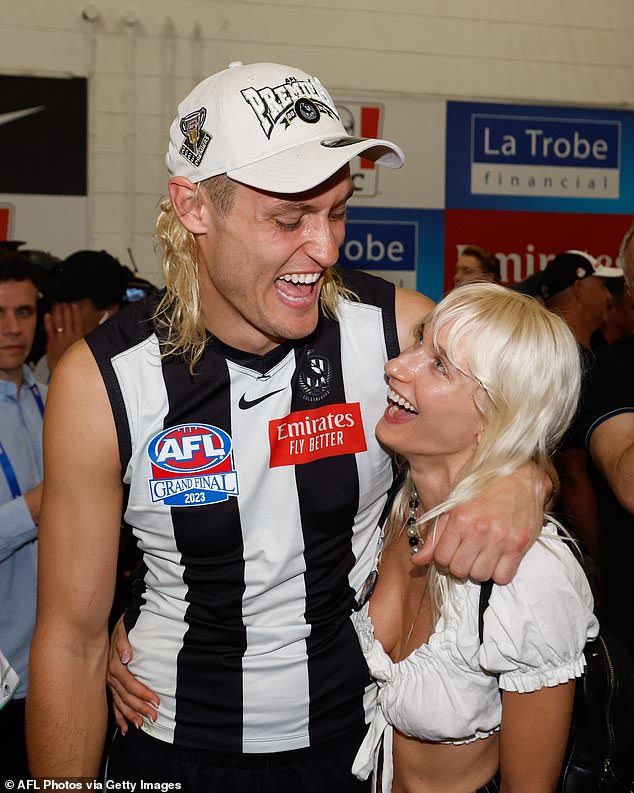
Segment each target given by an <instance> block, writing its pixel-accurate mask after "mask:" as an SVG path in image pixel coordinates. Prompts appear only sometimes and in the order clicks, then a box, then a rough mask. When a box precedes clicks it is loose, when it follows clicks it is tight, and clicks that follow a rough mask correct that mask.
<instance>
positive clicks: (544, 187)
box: [471, 113, 621, 198]
mask: <svg viewBox="0 0 634 793" xmlns="http://www.w3.org/2000/svg"><path fill="white" fill-rule="evenodd" d="M471 123H472V127H471V147H472V156H471V192H472V193H488V194H490V195H509V194H510V195H536V196H543V197H550V196H561V197H565V198H571V197H583V198H618V197H619V162H620V143H621V124H620V123H619V122H618V121H603V122H598V121H588V120H584V119H566V118H540V117H538V116H533V117H530V116H524V117H518V116H496V115H490V114H488V115H486V114H479V113H474V114H473V116H472V120H471Z"/></svg>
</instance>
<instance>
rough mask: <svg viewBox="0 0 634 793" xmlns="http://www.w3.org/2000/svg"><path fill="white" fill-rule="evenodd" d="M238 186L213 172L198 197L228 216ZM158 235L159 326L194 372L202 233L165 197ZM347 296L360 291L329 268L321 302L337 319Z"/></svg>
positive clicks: (199, 334)
mask: <svg viewBox="0 0 634 793" xmlns="http://www.w3.org/2000/svg"><path fill="white" fill-rule="evenodd" d="M236 185H237V182H235V181H234V180H233V179H230V178H229V177H228V176H227V175H226V174H220V175H218V176H212V177H210V178H209V179H206V180H204V181H203V182H199V183H198V184H197V185H196V188H197V189H196V193H195V195H194V196H193V198H192V200H193V201H198V202H202V201H204V200H205V196H206V197H207V198H208V199H209V201H210V202H211V204H212V206H213V207H214V209H215V210H216V212H218V214H219V215H221V216H226V215H228V214H229V213H230V212H231V210H232V208H233V204H234V200H235V191H236ZM201 186H202V188H203V190H204V195H201V190H200V189H199V188H200V187H201ZM155 237H156V246H155V247H156V249H157V253H159V255H160V256H161V258H162V261H163V274H164V277H165V293H164V294H163V297H162V298H161V300H160V302H159V303H158V305H157V307H156V310H155V311H154V315H153V317H152V319H153V322H154V327H155V328H156V331H157V335H158V337H159V339H160V342H161V350H162V355H163V356H164V357H175V358H180V359H181V360H184V361H185V362H186V363H187V364H188V365H189V370H190V372H191V373H192V374H193V373H194V370H195V368H196V364H197V363H198V362H199V361H200V359H201V357H202V355H203V352H204V349H205V343H206V339H207V330H206V328H205V325H204V322H203V316H202V302H201V299H200V289H199V285H198V259H197V255H196V238H195V236H194V235H193V234H192V233H191V232H190V231H188V230H187V229H186V228H185V227H184V226H183V224H182V223H181V221H180V218H179V217H178V214H177V212H176V210H175V209H174V205H173V204H172V201H171V199H170V198H164V199H163V200H162V201H161V204H160V213H159V216H158V219H157V221H156V227H155ZM341 298H345V299H355V298H356V296H355V295H354V293H353V292H351V291H350V290H349V289H347V288H346V287H345V286H344V285H343V282H342V280H341V276H340V274H339V273H338V272H337V271H336V270H335V269H334V268H332V267H329V268H328V269H327V270H326V272H325V273H324V276H323V283H322V287H321V292H320V295H319V301H320V305H321V308H322V310H323V311H324V313H325V314H326V315H328V316H329V317H331V318H332V319H336V318H337V307H338V303H339V300H340V299H341Z"/></svg>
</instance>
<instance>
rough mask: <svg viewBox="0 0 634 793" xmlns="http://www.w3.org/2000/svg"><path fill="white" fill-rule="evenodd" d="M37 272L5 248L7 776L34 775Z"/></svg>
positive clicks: (0, 351) (1, 623) (2, 505)
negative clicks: (31, 678) (29, 743)
mask: <svg viewBox="0 0 634 793" xmlns="http://www.w3.org/2000/svg"><path fill="white" fill-rule="evenodd" d="M36 277H37V276H36V271H35V270H34V268H33V266H32V265H30V264H29V262H28V261H27V260H26V259H24V258H23V257H22V256H20V254H18V253H14V252H11V253H9V252H6V253H4V252H3V253H0V604H1V605H0V651H1V652H2V654H3V655H4V656H6V660H7V662H8V663H2V662H1V660H0V677H1V679H2V690H1V691H0V745H1V746H2V762H1V763H0V773H1V774H2V776H3V777H6V778H7V779H18V778H24V777H26V776H27V775H28V766H27V762H26V740H25V735H24V701H25V697H26V693H27V688H28V661H29V645H30V643H31V637H32V635H33V629H34V627H35V605H36V567H37V531H38V526H37V524H38V520H39V515H40V500H41V495H42V474H43V471H42V415H43V412H44V399H45V396H46V387H45V386H41V385H39V384H37V383H36V382H35V378H34V377H33V374H32V372H31V370H30V369H29V368H28V367H27V366H25V364H24V362H25V361H26V359H27V357H28V355H29V353H30V351H31V345H32V344H33V338H34V336H35V326H36V321H37V297H38V294H37V287H36V285H35V283H36ZM9 665H10V666H9ZM12 670H13V671H12Z"/></svg>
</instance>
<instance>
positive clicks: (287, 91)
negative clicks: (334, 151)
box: [240, 77, 339, 138]
mask: <svg viewBox="0 0 634 793" xmlns="http://www.w3.org/2000/svg"><path fill="white" fill-rule="evenodd" d="M240 93H241V94H242V96H243V97H244V99H245V101H246V102H247V103H248V104H249V106H250V107H251V109H252V110H253V112H254V113H255V115H256V116H257V118H258V121H259V122H260V126H261V127H262V130H263V131H264V134H265V135H266V137H267V138H270V137H271V135H272V133H273V130H274V129H275V127H276V125H277V124H282V125H283V126H284V127H285V128H286V127H289V126H290V125H291V124H292V123H293V121H295V120H296V119H300V121H303V122H305V123H306V124H316V123H317V122H318V121H319V119H320V118H321V116H322V114H326V115H328V116H330V117H331V118H335V119H338V118H339V114H338V113H337V111H336V109H335V106H334V104H333V101H332V99H331V98H330V96H329V95H328V92H327V91H326V89H325V88H324V87H323V85H322V84H321V83H320V82H319V80H318V79H317V78H316V77H309V78H308V79H307V80H298V79H297V78H296V77H287V78H286V81H285V82H283V83H282V84H281V85H276V86H273V87H270V86H267V87H266V88H260V89H255V88H244V89H243V90H242V91H241V92H240Z"/></svg>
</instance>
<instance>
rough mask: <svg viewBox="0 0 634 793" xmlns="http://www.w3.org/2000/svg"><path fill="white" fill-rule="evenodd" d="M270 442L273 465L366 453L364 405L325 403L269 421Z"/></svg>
mask: <svg viewBox="0 0 634 793" xmlns="http://www.w3.org/2000/svg"><path fill="white" fill-rule="evenodd" d="M269 445H270V447H271V461H270V467H271V468H277V467H280V466H283V465H300V464H302V463H311V462H313V460H322V459H323V458H324V457H338V456H339V455H341V454H356V453H357V452H365V451H366V450H367V448H368V447H367V444H366V442H365V431H364V429H363V419H362V417H361V406H360V404H359V403H358V402H353V403H351V404H347V403H345V402H344V403H341V404H339V405H325V406H324V407H321V408H315V409H314V410H301V411H296V412H295V413H289V415H288V416H286V417H285V418H283V419H275V420H274V421H270V422H269Z"/></svg>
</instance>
